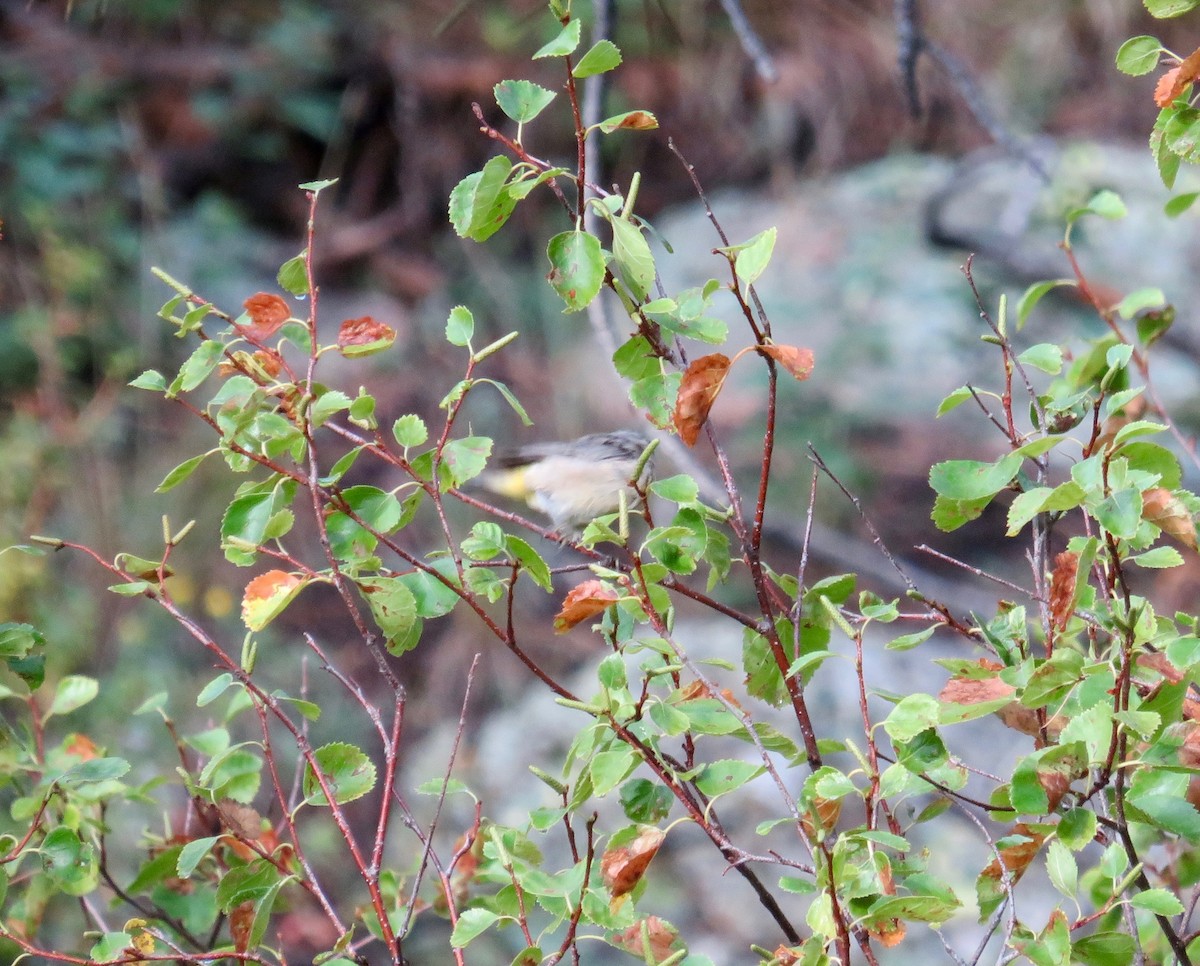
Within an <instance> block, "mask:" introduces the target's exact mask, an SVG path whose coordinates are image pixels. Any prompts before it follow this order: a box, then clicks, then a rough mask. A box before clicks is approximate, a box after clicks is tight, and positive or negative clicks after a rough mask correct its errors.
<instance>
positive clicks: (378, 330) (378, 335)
mask: <svg viewBox="0 0 1200 966" xmlns="http://www.w3.org/2000/svg"><path fill="white" fill-rule="evenodd" d="M395 341H396V330H395V329H393V328H392V327H391V326H390V325H385V324H384V323H383V322H379V321H377V320H375V319H373V318H371V316H369V315H364V316H363V317H362V318H359V319H346V321H345V322H343V323H342V325H341V328H339V329H338V338H337V344H338V348H339V349H340V350H341V352H342V355H345V356H361V355H369V354H370V353H372V352H376V351H378V350H379V349H385V348H387V347H388V346H390V345H391V344H392V343H393V342H395Z"/></svg>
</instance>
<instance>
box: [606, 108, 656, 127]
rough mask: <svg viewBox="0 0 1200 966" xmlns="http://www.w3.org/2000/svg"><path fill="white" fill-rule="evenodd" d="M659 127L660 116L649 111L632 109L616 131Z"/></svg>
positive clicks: (622, 119)
mask: <svg viewBox="0 0 1200 966" xmlns="http://www.w3.org/2000/svg"><path fill="white" fill-rule="evenodd" d="M657 127H658V118H656V117H655V116H654V115H653V114H651V113H650V112H649V111H630V112H629V113H628V114H626V115H625V116H624V117H623V118H621V121H620V123H619V124H617V126H616V127H615V128H613V130H614V131H619V130H626V131H653V130H655V129H656V128H657Z"/></svg>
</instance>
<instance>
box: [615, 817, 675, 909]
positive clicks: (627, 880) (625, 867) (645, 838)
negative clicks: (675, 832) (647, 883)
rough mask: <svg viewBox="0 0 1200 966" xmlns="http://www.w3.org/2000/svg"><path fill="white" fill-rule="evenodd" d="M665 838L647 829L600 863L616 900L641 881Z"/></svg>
mask: <svg viewBox="0 0 1200 966" xmlns="http://www.w3.org/2000/svg"><path fill="white" fill-rule="evenodd" d="M664 838H666V834H665V833H664V832H661V831H659V830H658V829H656V828H645V829H642V831H641V832H639V833H638V836H637V838H635V839H634V840H633V841H632V842H630V843H629V844H628V845H623V846H620V847H619V848H614V849H609V850H608V851H607V852H605V853H604V855H603V857H602V858H601V859H600V873H601V875H602V876H603V877H604V884H605V885H606V886H608V891H609V892H610V893H611V895H612V897H613V898H614V899H619V898H620V897H621V896H623V895H625V894H626V893H628V892H632V891H633V888H634V887H635V886H636V885H637V884H638V883H639V882H641V881H642V876H643V875H644V874H645V872H646V869H647V868H648V867H649V865H650V862H651V860H653V858H654V856H655V855H657V854H658V849H659V846H661V845H662V843H663V839H664Z"/></svg>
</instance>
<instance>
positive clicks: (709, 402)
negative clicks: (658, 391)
mask: <svg viewBox="0 0 1200 966" xmlns="http://www.w3.org/2000/svg"><path fill="white" fill-rule="evenodd" d="M730 365H732V363H731V361H730V359H729V356H727V355H724V354H723V353H720V352H714V353H712V354H711V355H707V356H701V357H700V358H699V359H693V360H692V363H691V365H689V366H688V367H687V370H686V371H685V372H684V374H683V381H682V382H681V383H680V384H679V395H678V396H676V398H675V415H674V417H673V422H674V424H675V431H676V432H677V433H678V434H679V438H680V439H682V440H683V441H684V442H685V443H687V445H688V446H695V445H696V440H697V439H699V438H700V430H701V429H702V428H703V426H704V423H705V421H706V420H707V419H708V412H709V410H710V409H712V406H713V403H714V402H716V399H717V395H718V393H720V391H721V387H722V386H724V385H725V377H726V376H728V375H729V367H730Z"/></svg>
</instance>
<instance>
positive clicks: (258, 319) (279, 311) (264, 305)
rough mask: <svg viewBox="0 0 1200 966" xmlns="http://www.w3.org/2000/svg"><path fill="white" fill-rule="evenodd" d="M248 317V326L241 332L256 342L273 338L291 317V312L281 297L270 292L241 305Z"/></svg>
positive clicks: (252, 297)
mask: <svg viewBox="0 0 1200 966" xmlns="http://www.w3.org/2000/svg"><path fill="white" fill-rule="evenodd" d="M242 305H243V306H244V307H245V309H246V312H247V314H248V315H249V316H250V324H249V325H247V326H244V327H243V329H242V331H243V332H245V333H246V334H247V335H248V336H250V338H252V339H254V340H255V341H256V342H261V341H262V340H263V339H268V338H270V337H271V336H273V335H274V334H275V333H276V332H277V331H278V330H279V328H280V327H281V326H282V325H283V323H284V322H286V321H287V320H288V319H290V318H291V317H292V311H291V309H289V308H288V304H287V302H285V301H284V300H283V298H282V297H281V296H278V295H275V294H274V293H272V292H259V293H258V294H257V295H251V296H250V297H249V298H248V299H246V301H245V302H243V303H242Z"/></svg>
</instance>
